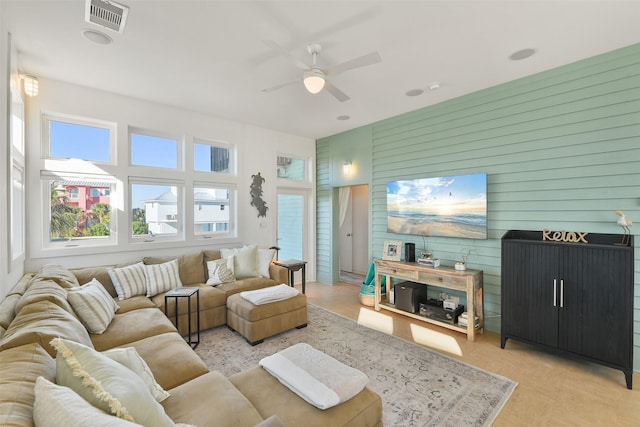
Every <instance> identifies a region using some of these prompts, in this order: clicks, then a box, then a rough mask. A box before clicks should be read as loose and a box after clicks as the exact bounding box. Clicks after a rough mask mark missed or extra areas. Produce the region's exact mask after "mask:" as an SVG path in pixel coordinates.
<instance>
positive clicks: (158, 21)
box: [0, 0, 640, 139]
mask: <svg viewBox="0 0 640 427" xmlns="http://www.w3.org/2000/svg"><path fill="white" fill-rule="evenodd" d="M118 1H119V2H120V3H122V4H125V5H127V6H129V7H130V10H129V17H128V20H127V23H126V28H125V31H124V34H118V33H115V32H112V31H109V30H102V29H101V28H100V27H98V26H95V25H93V24H88V23H86V22H85V20H84V11H85V1H84V0H66V1H56V0H48V1H32V0H17V1H11V0H0V3H1V4H0V12H1V13H2V14H3V15H5V17H4V18H5V19H4V21H5V23H6V24H7V30H8V31H9V32H11V33H12V37H13V42H14V44H15V46H16V47H17V48H18V52H19V63H20V66H21V71H23V72H26V73H30V74H34V75H36V76H39V77H47V78H52V79H56V80H61V81H67V82H72V83H75V84H78V85H85V86H90V87H94V88H98V89H103V90H105V91H109V92H115V93H119V94H125V95H128V96H132V97H136V98H141V99H145V100H150V101H154V102H158V103H162V104H168V105H172V106H176V107H179V108H184V109H188V110H194V111H199V112H204V113H209V114H212V115H215V116H218V117H224V118H229V119H233V120H238V121H241V122H245V123H249V124H253V125H258V126H262V127H266V128H270V129H276V130H280V131H283V132H288V133H292V134H295V135H300V136H306V137H310V138H314V139H316V138H320V137H324V136H328V135H332V134H335V133H338V132H342V131H345V130H348V129H352V128H356V127H359V126H362V125H365V124H368V123H373V122H376V121H378V120H381V119H384V118H387V117H392V116H395V115H398V114H402V113H404V112H407V111H412V110H416V109H418V108H421V107H424V106H427V105H432V104H435V103H439V102H442V101H444V100H447V99H451V98H455V97H458V96H461V95H464V94H468V93H471V92H475V91H478V90H481V89H485V88H488V87H491V86H495V85H497V84H500V83H504V82H507V81H511V80H514V79H517V78H520V77H524V76H528V75H531V74H535V73H538V72H540V71H544V70H548V69H551V68H555V67H559V66H561V65H564V64H568V63H571V62H575V61H577V60H580V59H583V58H587V57H590V56H594V55H598V54H600V53H604V52H607V51H610V50H613V49H617V48H621V47H625V46H629V45H632V44H635V43H638V42H640V2H638V1H614V0H602V1H577V0H576V1H573V0H569V1H518V0H510V1H506V0H504V1H480V0H475V1H453V0H449V1H427V0H423V1H417V0H416V1H392V0H388V1H378V2H372V1H356V0H351V1H330V0H324V1H318V0H317V1H238V0H236V1H213V0H210V1H184V0H179V1H169V0H163V1H140V0H118ZM86 28H94V29H98V30H101V31H104V32H105V33H106V34H108V35H109V36H110V37H112V38H113V40H114V42H113V43H112V44H110V45H99V44H95V43H92V42H89V41H88V40H87V39H85V38H84V37H83V36H82V35H81V30H82V29H86ZM265 40H271V41H275V42H276V43H278V44H280V45H281V46H283V47H285V49H286V50H287V51H288V52H290V54H291V55H293V56H295V57H297V58H299V59H300V60H302V61H304V62H305V63H310V62H311V57H310V56H309V55H308V53H307V52H306V46H307V44H308V43H310V42H319V43H321V44H322V45H323V52H322V53H321V54H320V56H319V58H318V62H319V64H320V65H321V66H329V65H333V64H336V63H340V62H343V61H347V60H349V59H352V58H355V57H358V56H362V55H365V54H368V53H370V52H375V51H377V52H379V53H380V56H381V57H382V62H381V63H379V64H376V65H371V66H368V67H365V68H359V69H356V70H351V71H348V72H345V73H343V74H340V75H338V76H335V77H334V78H332V79H331V81H332V82H333V83H334V84H335V85H336V86H337V87H338V88H340V89H341V90H342V91H343V92H345V93H346V94H348V95H349V96H350V97H351V99H350V100H348V101H346V102H343V103H341V102H338V101H337V100H336V99H335V98H333V97H332V96H331V95H330V94H328V93H326V92H325V91H323V92H321V93H319V94H318V95H311V94H310V93H308V92H306V90H305V89H304V87H303V85H302V81H300V83H299V84H295V85H290V86H287V87H285V88H282V89H280V90H278V91H275V92H270V93H265V92H262V90H261V89H264V88H268V87H271V86H274V85H276V84H278V83H282V82H286V81H290V80H294V79H297V78H300V79H301V77H302V72H301V71H300V70H299V69H298V68H296V67H295V66H294V65H293V63H292V62H291V61H290V60H289V59H288V58H286V57H284V56H281V55H277V54H274V52H273V51H272V50H271V49H270V48H269V47H267V45H266V44H265V43H264V41H265ZM523 48H533V49H536V54H535V55H534V56H532V57H530V58H528V59H525V60H522V61H511V60H509V59H508V57H509V55H510V54H512V53H513V52H515V51H517V50H520V49H523ZM433 82H439V83H440V85H441V87H440V89H439V90H437V91H430V90H428V89H427V88H428V86H429V85H430V84H431V83H433ZM418 88H420V89H425V92H424V94H422V95H420V96H417V97H407V96H406V95H405V93H406V92H407V91H408V90H411V89H418ZM341 115H348V116H350V117H351V118H350V120H346V121H340V120H337V119H336V118H337V117H338V116H341Z"/></svg>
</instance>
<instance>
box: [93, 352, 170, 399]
mask: <svg viewBox="0 0 640 427" xmlns="http://www.w3.org/2000/svg"><path fill="white" fill-rule="evenodd" d="M102 354H104V355H105V356H107V357H108V358H109V359H111V360H115V361H116V362H118V363H119V364H121V365H123V366H126V367H127V368H129V369H131V370H132V371H133V372H134V373H135V374H136V375H137V376H139V377H140V379H141V380H142V381H143V382H144V384H145V385H146V386H147V388H148V389H149V391H150V392H151V395H152V396H153V398H154V399H156V401H157V402H162V401H163V400H164V399H166V398H167V397H169V393H167V391H166V390H164V389H163V388H162V387H161V386H160V384H158V383H157V382H156V379H155V377H154V376H153V372H151V369H150V368H149V365H147V362H145V361H144V359H143V358H142V357H140V355H139V354H138V351H137V350H136V349H135V347H122V348H112V349H110V350H105V351H103V352H102ZM178 362H179V361H178Z"/></svg>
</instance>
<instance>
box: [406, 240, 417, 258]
mask: <svg viewBox="0 0 640 427" xmlns="http://www.w3.org/2000/svg"><path fill="white" fill-rule="evenodd" d="M404 260H405V262H416V244H415V243H405V244H404Z"/></svg>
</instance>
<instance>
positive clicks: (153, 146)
mask: <svg viewBox="0 0 640 427" xmlns="http://www.w3.org/2000/svg"><path fill="white" fill-rule="evenodd" d="M131 164H133V165H140V166H154V167H158V168H171V169H177V167H178V141H176V140H175V139H169V138H161V137H158V136H149V135H141V134H138V133H132V134H131Z"/></svg>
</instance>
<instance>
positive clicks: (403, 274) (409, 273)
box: [378, 266, 418, 280]
mask: <svg viewBox="0 0 640 427" xmlns="http://www.w3.org/2000/svg"><path fill="white" fill-rule="evenodd" d="M378 273H379V274H382V275H386V276H393V277H400V278H403V279H409V280H417V279H418V272H417V271H416V270H408V269H404V268H393V267H387V266H380V267H379V268H378Z"/></svg>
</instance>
